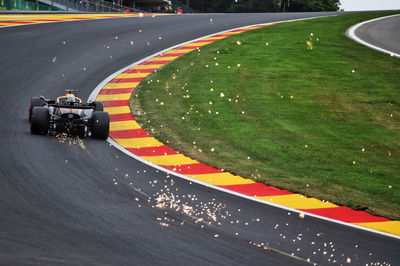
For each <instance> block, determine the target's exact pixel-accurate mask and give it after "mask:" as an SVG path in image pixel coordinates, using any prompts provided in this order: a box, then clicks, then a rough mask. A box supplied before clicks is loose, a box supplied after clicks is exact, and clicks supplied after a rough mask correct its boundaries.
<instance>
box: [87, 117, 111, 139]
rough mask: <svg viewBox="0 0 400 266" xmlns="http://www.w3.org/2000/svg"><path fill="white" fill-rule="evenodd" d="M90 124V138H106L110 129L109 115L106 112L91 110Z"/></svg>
mask: <svg viewBox="0 0 400 266" xmlns="http://www.w3.org/2000/svg"><path fill="white" fill-rule="evenodd" d="M91 124H92V125H91V132H92V138H94V139H107V138H108V133H109V130H110V115H109V114H108V113H107V112H93V116H92V123H91Z"/></svg>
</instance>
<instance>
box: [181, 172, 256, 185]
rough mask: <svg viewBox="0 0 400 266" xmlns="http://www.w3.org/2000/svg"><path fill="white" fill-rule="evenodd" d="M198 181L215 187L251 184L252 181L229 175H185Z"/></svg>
mask: <svg viewBox="0 0 400 266" xmlns="http://www.w3.org/2000/svg"><path fill="white" fill-rule="evenodd" d="M187 176H189V177H192V178H194V179H197V180H199V181H203V182H205V183H208V184H211V185H216V186H227V185H239V184H251V183H254V181H252V180H250V179H245V178H243V177H240V176H237V175H232V174H231V173H219V174H218V173H217V174H204V175H187Z"/></svg>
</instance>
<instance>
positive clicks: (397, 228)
mask: <svg viewBox="0 0 400 266" xmlns="http://www.w3.org/2000/svg"><path fill="white" fill-rule="evenodd" d="M355 224H356V225H359V226H363V227H367V228H371V229H374V230H378V231H382V232H386V233H389V234H393V235H397V236H400V221H388V222H375V223H355Z"/></svg>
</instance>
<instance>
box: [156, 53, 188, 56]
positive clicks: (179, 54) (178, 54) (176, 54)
mask: <svg viewBox="0 0 400 266" xmlns="http://www.w3.org/2000/svg"><path fill="white" fill-rule="evenodd" d="M184 54H186V53H173V54H161V55H159V56H158V57H172V56H181V55H184Z"/></svg>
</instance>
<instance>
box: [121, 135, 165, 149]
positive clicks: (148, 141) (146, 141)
mask: <svg viewBox="0 0 400 266" xmlns="http://www.w3.org/2000/svg"><path fill="white" fill-rule="evenodd" d="M114 140H115V141H116V142H117V143H118V144H119V145H121V146H122V147H124V148H145V147H155V146H161V145H163V144H162V143H161V142H159V141H158V140H156V139H155V138H152V137H148V138H132V139H114Z"/></svg>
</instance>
